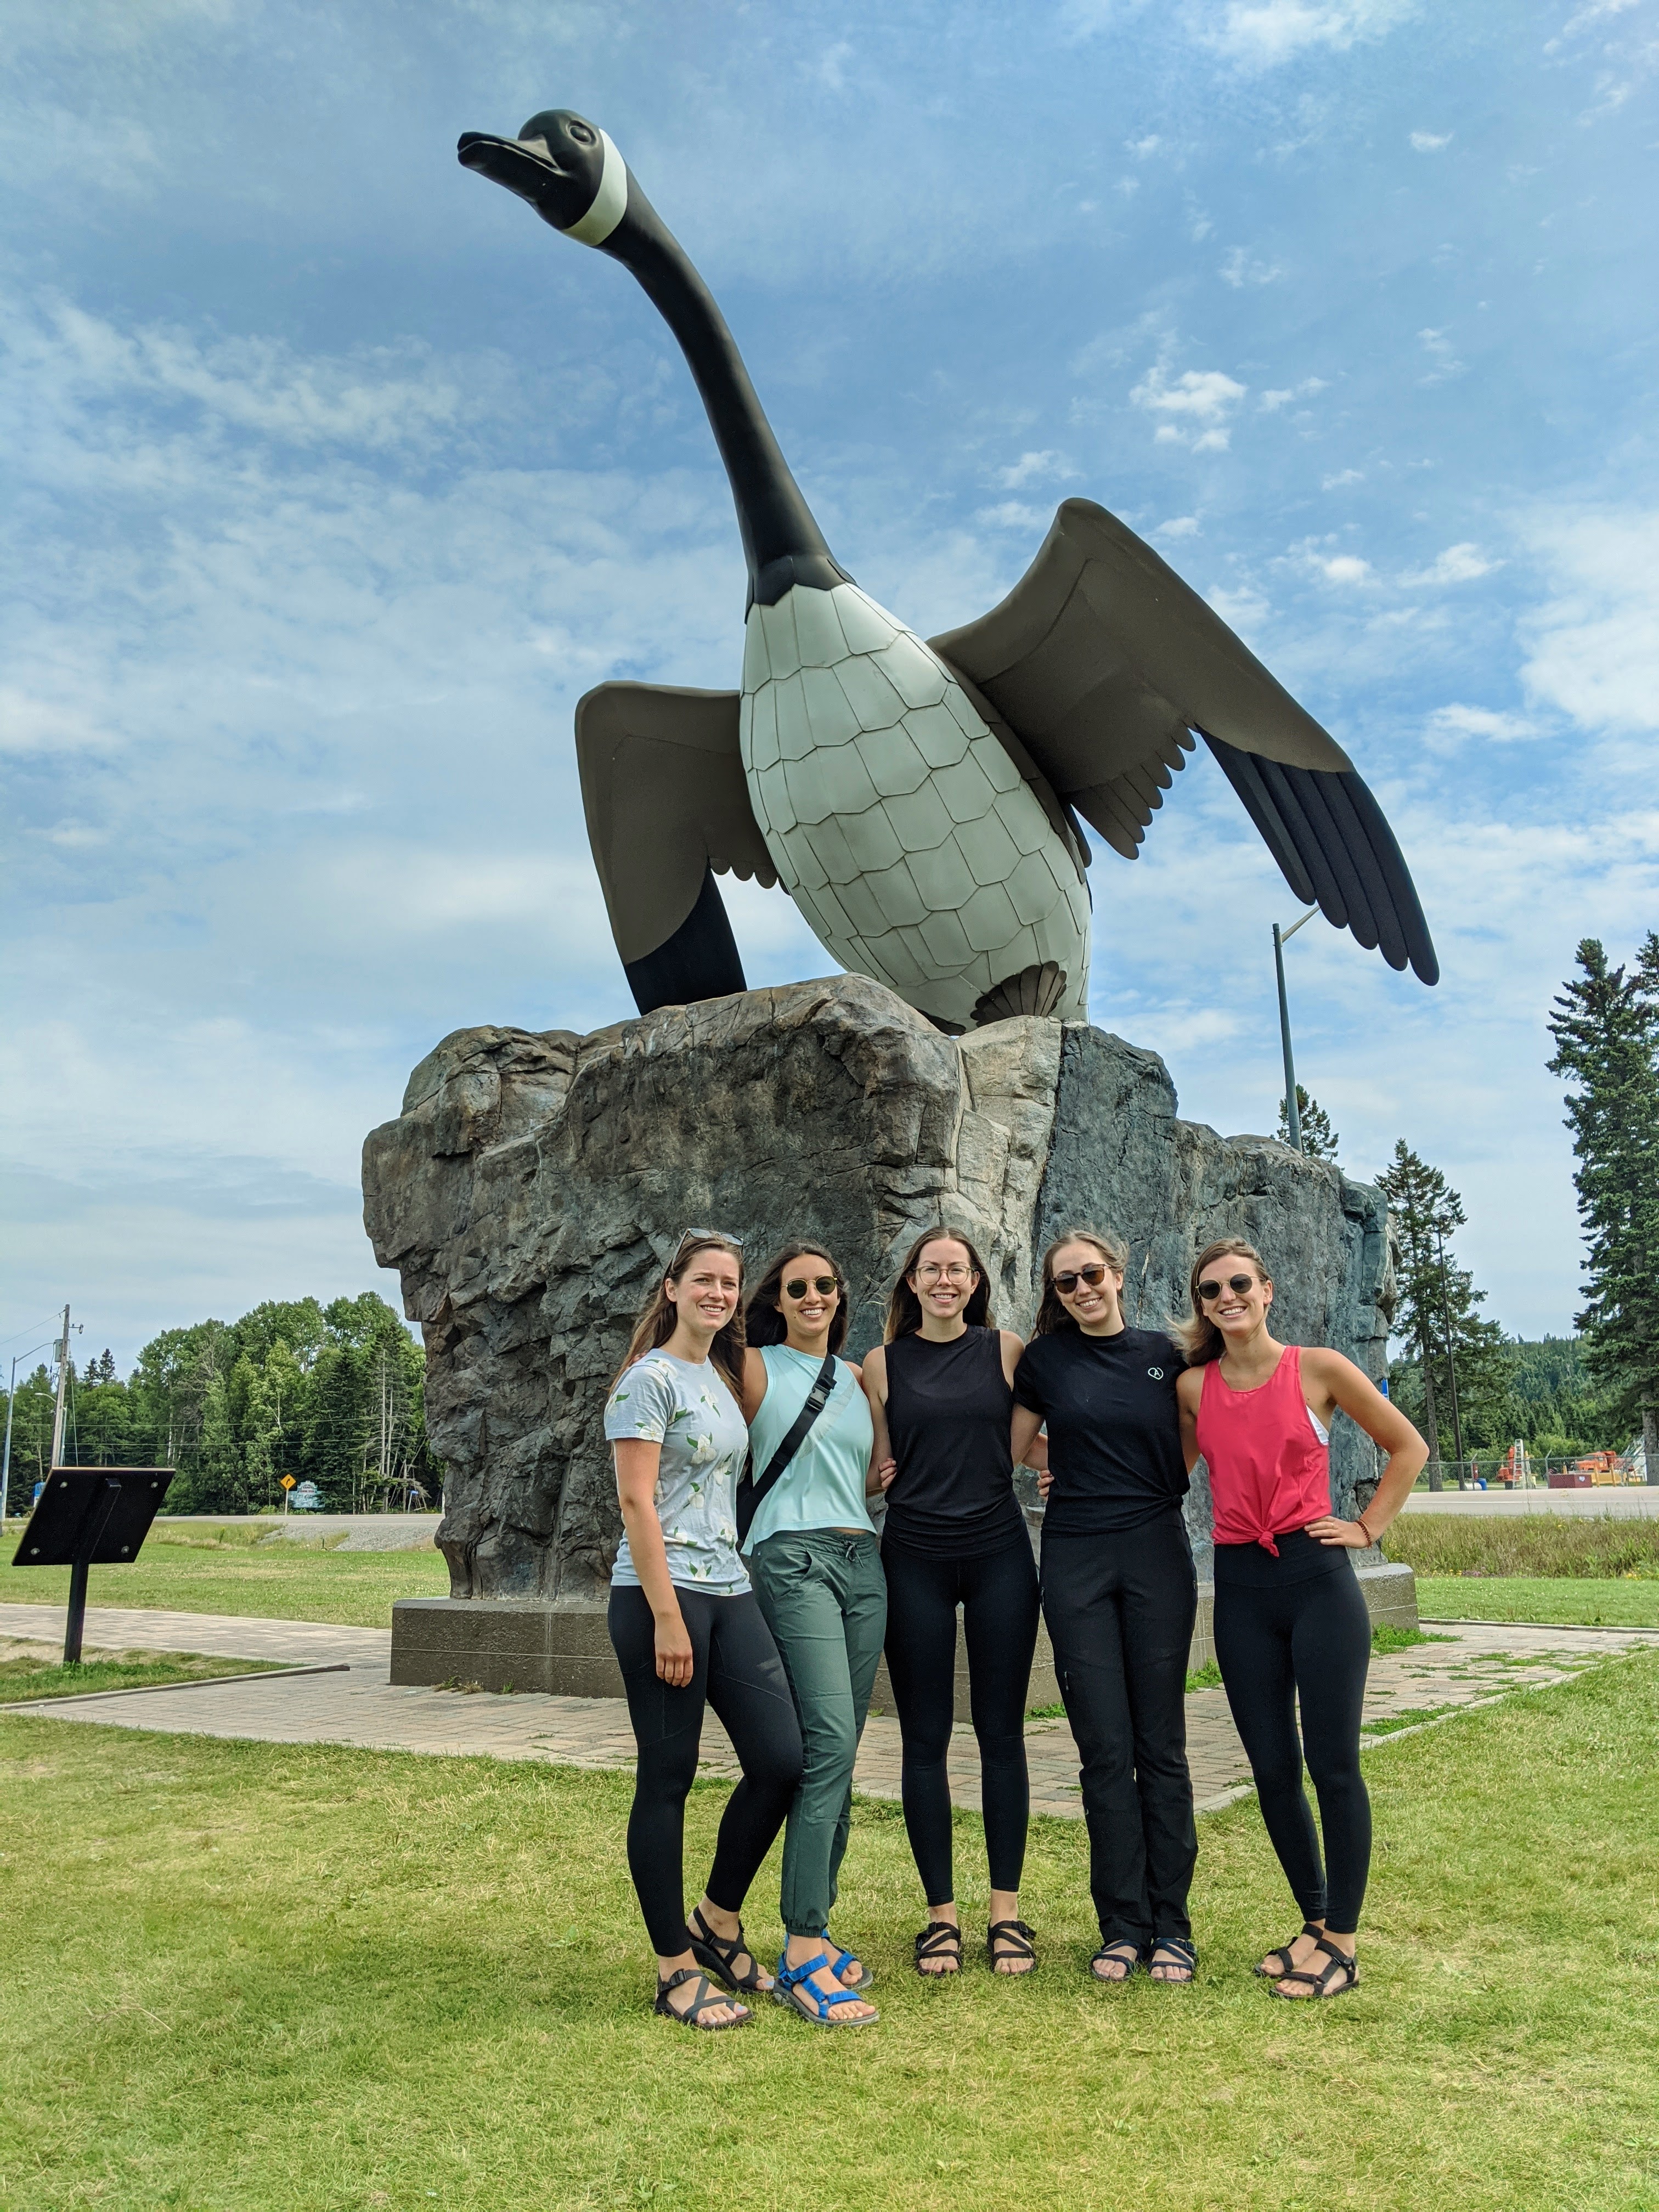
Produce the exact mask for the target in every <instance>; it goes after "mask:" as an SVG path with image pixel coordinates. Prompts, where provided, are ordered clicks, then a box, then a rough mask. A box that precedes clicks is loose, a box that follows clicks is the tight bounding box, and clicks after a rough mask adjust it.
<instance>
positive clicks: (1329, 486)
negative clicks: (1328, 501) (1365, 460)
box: [1319, 469, 1365, 491]
mask: <svg viewBox="0 0 1659 2212" xmlns="http://www.w3.org/2000/svg"><path fill="white" fill-rule="evenodd" d="M1364 481H1365V471H1364V469H1339V470H1338V471H1336V473H1335V475H1334V476H1328V477H1321V478H1320V480H1319V489H1321V491H1340V490H1341V489H1342V487H1343V486H1344V485H1345V484H1354V483H1364Z"/></svg>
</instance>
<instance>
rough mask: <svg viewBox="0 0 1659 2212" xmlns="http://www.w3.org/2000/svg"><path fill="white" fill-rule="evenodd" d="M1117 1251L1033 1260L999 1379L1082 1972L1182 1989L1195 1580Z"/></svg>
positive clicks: (1151, 1375) (1168, 1383)
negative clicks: (1075, 1795) (1071, 1812)
mask: <svg viewBox="0 0 1659 2212" xmlns="http://www.w3.org/2000/svg"><path fill="white" fill-rule="evenodd" d="M1128 1256H1129V1255H1128V1250H1127V1246H1125V1245H1124V1244H1123V1243H1121V1240H1120V1239H1119V1238H1117V1237H1109V1236H1103V1235H1102V1234H1100V1232H1099V1231H1096V1230H1092V1229H1078V1230H1072V1231H1068V1232H1067V1233H1066V1235H1065V1236H1064V1237H1061V1238H1060V1239H1059V1241H1058V1242H1057V1243H1054V1244H1052V1245H1051V1246H1050V1247H1049V1249H1048V1251H1047V1252H1046V1253H1045V1254H1044V1255H1043V1261H1042V1305H1041V1307H1040V1308H1039V1310H1038V1313H1037V1320H1036V1333H1035V1334H1034V1335H1033V1338H1032V1340H1031V1343H1030V1346H1029V1348H1028V1349H1027V1351H1026V1352H1025V1354H1024V1358H1022V1359H1021V1361H1020V1363H1019V1365H1018V1369H1017V1370H1016V1371H1015V1375H1014V1385H1013V1388H1014V1396H1015V1399H1016V1400H1017V1401H1018V1406H1017V1410H1016V1412H1015V1414H1014V1425H1013V1450H1014V1453H1015V1455H1017V1456H1022V1457H1023V1456H1024V1452H1025V1450H1026V1449H1027V1448H1028V1447H1029V1446H1030V1443H1031V1441H1032V1439H1033V1438H1034V1437H1035V1436H1036V1431H1037V1430H1038V1428H1039V1426H1040V1425H1042V1424H1043V1423H1045V1422H1046V1423H1047V1425H1048V1470H1049V1472H1048V1490H1047V1496H1048V1512H1047V1516H1046V1517H1045V1520H1044V1523H1043V1531H1042V1613H1043V1618H1044V1620H1046V1621H1047V1622H1048V1637H1049V1641H1050V1642H1051V1643H1052V1644H1053V1645H1054V1670H1055V1673H1056V1674H1057V1675H1058V1677H1059V1680H1060V1695H1061V1697H1062V1698H1063V1699H1064V1700H1065V1703H1066V1718H1067V1719H1068V1720H1069V1721H1070V1723H1071V1724H1072V1733H1073V1735H1074V1736H1075V1737H1076V1738H1077V1743H1078V1748H1079V1751H1080V1752H1081V1753H1082V1754H1083V1774H1082V1779H1083V1811H1084V1817H1085V1820H1086V1822H1087V1824H1088V1829H1089V1878H1090V1887H1091V1890H1092V1892H1093V1894H1094V1902H1095V1910H1096V1911H1097V1913H1098V1915H1099V1917H1100V1948H1099V1950H1098V1951H1097V1952H1096V1954H1095V1957H1094V1961H1093V1971H1094V1972H1095V1974H1096V1976H1097V1978H1099V1979H1100V1980H1102V1981H1105V1982H1121V1981H1127V1978H1129V1976H1130V1975H1131V1974H1133V1972H1135V1971H1136V1969H1137V1967H1139V1966H1140V1965H1141V1964H1142V1963H1143V1962H1145V1963H1146V1964H1147V1966H1148V1968H1149V1971H1150V1972H1151V1974H1152V1978H1153V1979H1154V1980H1155V1981H1164V1982H1189V1981H1191V1979H1192V1978H1193V1973H1194V1966H1195V1965H1196V1954H1195V1953H1194V1948H1193V1944H1192V1924H1191V1923H1190V1921H1189V1920H1188V1917H1187V1893H1188V1889H1189V1887H1190V1886H1191V1883H1192V1877H1193V1866H1194V1861H1195V1860H1196V1858H1197V1856H1198V1833H1197V1829H1196V1826H1195V1825H1194V1819H1193V1788H1192V1781H1191V1778H1190V1777H1189V1775H1188V1771H1187V1717H1186V1688H1187V1662H1188V1652H1189V1650H1190V1649H1191V1645H1192V1635H1193V1618H1194V1611H1195V1608H1196V1606H1197V1601H1198V1586H1197V1582H1196V1580H1195V1577H1194V1571H1193V1555H1192V1549H1191V1547H1190V1545H1189V1544H1188V1540H1187V1529H1186V1523H1185V1521H1184V1519H1183V1517H1182V1510H1181V1501H1182V1498H1183V1497H1184V1496H1185V1495H1186V1492H1187V1486H1188V1484H1187V1469H1186V1462H1185V1460H1184V1458H1183V1455H1182V1446H1181V1422H1180V1413H1179V1410H1178V1407H1177V1402H1176V1376H1177V1375H1178V1374H1179V1373H1180V1371H1181V1370H1182V1366H1183V1365H1184V1364H1185V1363H1184V1362H1183V1360H1182V1357H1181V1354H1180V1352H1178V1351H1177V1350H1176V1346H1175V1345H1174V1343H1173V1342H1172V1341H1171V1340H1170V1338H1169V1337H1168V1336H1166V1335H1165V1334H1164V1332H1163V1331H1162V1330H1161V1329H1144V1328H1130V1327H1129V1326H1128V1324H1127V1322H1125V1320H1124V1318H1123V1309H1122V1305H1121V1294H1122V1289H1123V1271H1124V1268H1125V1267H1126V1265H1127V1261H1128Z"/></svg>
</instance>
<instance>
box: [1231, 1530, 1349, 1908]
mask: <svg viewBox="0 0 1659 2212" xmlns="http://www.w3.org/2000/svg"><path fill="white" fill-rule="evenodd" d="M1308 1541H1310V1540H1309V1539H1305V1538H1304V1540H1303V1541H1302V1543H1301V1544H1300V1545H1298V1544H1297V1542H1296V1541H1295V1539H1294V1538H1291V1537H1285V1536H1281V1537H1280V1538H1279V1547H1280V1550H1281V1553H1288V1554H1290V1556H1289V1557H1288V1558H1285V1559H1284V1560H1283V1561H1282V1563H1281V1564H1283V1565H1286V1566H1291V1567H1294V1566H1295V1565H1299V1564H1301V1561H1300V1559H1299V1557H1298V1554H1299V1553H1301V1552H1302V1550H1303V1549H1304V1547H1305V1545H1306V1543H1307V1542H1308ZM1229 1548H1230V1549H1231V1547H1229ZM1239 1548H1240V1549H1243V1548H1244V1547H1239ZM1249 1548H1250V1549H1251V1550H1255V1549H1256V1548H1257V1547H1255V1546H1251V1547H1249ZM1261 1560H1262V1561H1263V1562H1266V1560H1267V1554H1266V1553H1261ZM1249 1565H1250V1568H1251V1577H1250V1580H1249V1582H1240V1583H1235V1582H1232V1581H1231V1580H1229V1579H1228V1577H1227V1562H1226V1561H1225V1559H1223V1557H1222V1554H1221V1553H1220V1550H1219V1549H1218V1552H1217V1555H1216V1568H1217V1572H1216V1585H1215V1656H1216V1661H1217V1663H1218V1666H1219V1667H1220V1668H1221V1679H1222V1680H1223V1681H1224V1682H1225V1684H1226V1686H1227V1702H1228V1704H1229V1705H1231V1707H1232V1711H1233V1719H1234V1722H1235V1723H1237V1729H1238V1733H1239V1735H1240V1736H1241V1737H1242V1738H1243V1744H1244V1749H1245V1752H1246V1753H1247V1754H1248V1756H1249V1762H1250V1772H1251V1773H1252V1775H1253V1776H1254V1777H1255V1787H1256V1795H1257V1796H1258V1797H1259V1798H1260V1799H1261V1817H1262V1819H1263V1820H1265V1821H1266V1823H1267V1833H1268V1835H1269V1836H1270V1837H1271V1838H1272V1839H1273V1849H1274V1850H1276V1851H1277V1852H1278V1854H1279V1864H1280V1866H1282V1867H1283V1868H1284V1869H1285V1879H1286V1881H1288V1882H1289V1883H1290V1885H1291V1894H1292V1895H1293V1896H1294V1898H1295V1899H1296V1901H1297V1904H1298V1905H1300V1906H1301V1908H1302V1917H1303V1918H1304V1920H1322V1921H1324V1922H1325V1923H1327V1925H1328V1926H1329V1927H1332V1928H1334V1929H1336V1930H1337V1932H1338V1933H1339V1934H1340V1935H1344V1936H1346V1935H1348V1934H1350V1933H1351V1932H1352V1930H1353V1929H1356V1928H1357V1927H1358V1925H1359V1908H1360V1905H1362V1904H1363V1903H1364V1896H1365V1877H1366V1875H1367V1874H1368V1872H1369V1871H1370V1859H1371V1801H1370V1798H1369V1797H1368V1796H1366V1794H1365V1783H1364V1777H1363V1776H1362V1774H1361V1773H1360V1771H1359V1719H1360V1711H1361V1708H1362V1707H1363V1705H1364V1698H1365V1670H1366V1668H1368V1667H1369V1666H1370V1656H1371V1624H1370V1616H1369V1614H1368V1613H1366V1611H1365V1600H1364V1595H1363V1593H1362V1592H1361V1590H1360V1588H1359V1584H1358V1581H1357V1580H1356V1578H1355V1577H1354V1574H1353V1571H1352V1568H1351V1567H1350V1565H1348V1562H1347V1560H1346V1558H1345V1559H1340V1561H1339V1563H1338V1565H1336V1566H1335V1567H1334V1569H1330V1570H1328V1571H1325V1572H1323V1573H1319V1574H1315V1575H1311V1576H1309V1577H1306V1578H1305V1579H1304V1580H1301V1581H1295V1582H1287V1581H1285V1580H1284V1579H1282V1578H1280V1577H1274V1578H1273V1579H1271V1580H1268V1579H1265V1578H1263V1579H1258V1572H1259V1570H1258V1568H1257V1563H1256V1562H1255V1561H1254V1560H1253V1561H1251V1562H1249ZM1298 1701H1299V1702H1300V1704H1301V1707H1302V1734H1301V1737H1300V1739H1299V1740H1298V1738H1297V1727H1296V1713H1297V1703H1298ZM1304 1753H1305V1754H1306V1758H1307V1762H1308V1771H1309V1773H1310V1775H1311V1776H1312V1777H1313V1785H1314V1789H1315V1790H1316V1792H1317V1794H1318V1797H1319V1820H1320V1826H1322V1828H1323V1830H1324V1832H1325V1864H1324V1866H1323V1867H1322V1866H1321V1864H1320V1858H1319V1838H1318V1837H1317V1835H1316V1833H1315V1832H1314V1824H1313V1814H1311V1812H1310V1810H1309V1808H1308V1801H1307V1798H1306V1797H1305V1796H1304V1794H1303V1790H1302V1761H1303V1757H1304Z"/></svg>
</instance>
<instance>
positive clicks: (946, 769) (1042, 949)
mask: <svg viewBox="0 0 1659 2212" xmlns="http://www.w3.org/2000/svg"><path fill="white" fill-rule="evenodd" d="M740 735H741V740H742V750H743V765H744V774H745V775H746V776H747V778H748V782H749V796H750V803H751V804H752V805H753V807H754V811H755V818H756V820H757V823H759V825H760V829H761V832H762V835H763V836H764V838H765V840H766V844H767V849H768V851H769V853H770V854H771V856H772V860H773V865H774V866H775V867H776V869H777V872H778V874H779V877H780V878H781V881H782V883H783V884H784V887H785V888H786V890H787V891H788V892H789V894H790V896H791V897H792V898H793V900H794V902H795V903H796V905H797V906H798V907H799V908H800V910H801V912H802V914H804V915H805V917H806V919H807V921H809V922H810V923H811V927H812V928H813V930H814V931H815V933H817V936H818V937H819V938H820V939H822V941H823V944H824V945H826V946H827V947H828V948H829V951H831V952H833V953H834V955H835V957H836V959H837V960H839V961H840V962H841V963H842V966H843V967H846V968H848V969H854V970H855V971H856V972H857V973H859V974H860V975H871V976H873V977H874V978H875V979H876V981H878V982H882V983H885V984H887V985H889V986H890V987H891V988H892V989H893V990H895V991H896V992H897V993H898V994H899V995H900V996H901V997H902V998H904V999H906V1000H909V1001H910V1003H911V1004H912V1005H915V1006H921V1007H922V1008H923V1009H924V1010H925V1011H926V1012H928V1013H929V1014H932V1015H934V1016H936V1017H937V1018H939V1019H941V1020H944V1021H947V1022H951V1023H955V1024H959V1025H960V1026H962V1027H963V1028H969V1027H971V1026H972V1024H973V1021H974V1008H975V1004H976V1003H977V1001H978V1000H979V999H980V998H981V996H982V994H984V993H986V992H987V991H989V990H991V989H992V988H993V987H994V986H995V985H997V984H999V983H1001V982H1003V981H1006V980H1007V979H1008V978H1010V977H1012V976H1014V975H1018V974H1019V973H1020V972H1021V970H1022V969H1027V968H1031V967H1040V966H1042V964H1043V963H1047V962H1052V963H1054V966H1055V967H1056V968H1058V969H1060V971H1061V972H1062V973H1063V975H1064V976H1065V987H1064V992H1063V995H1062V996H1061V998H1060V1002H1059V1004H1058V1005H1057V1006H1055V1007H1054V1012H1056V1013H1057V1014H1059V1015H1060V1018H1062V1019H1064V1020H1067V1021H1071V1020H1078V1019H1081V1018H1083V1016H1084V1015H1085V1012H1086V1010H1087V1002H1088V991H1089V901H1088V894H1087V892H1086V891H1085V889H1084V886H1083V884H1082V883H1081V882H1080V881H1079V876H1078V871H1077V868H1076V866H1075V865H1074V863H1073V860H1072V857H1071V855H1070V854H1069V853H1068V852H1067V851H1066V848H1065V846H1064V845H1063V844H1062V843H1061V842H1060V838H1059V836H1057V835H1056V834H1055V831H1054V827H1053V825H1052V824H1051V823H1050V822H1049V820H1048V816H1047V814H1046V813H1045V812H1044V811H1043V809H1042V803H1041V802H1040V801H1039V799H1037V798H1036V794H1035V793H1033V792H1032V791H1031V790H1030V787H1029V786H1028V785H1027V784H1026V783H1025V781H1024V779H1023V777H1022V776H1021V775H1020V773H1019V771H1018V769H1017V768H1016V767H1015V766H1014V763H1012V760H1011V759H1010V758H1009V757H1008V755H1007V753H1006V751H1005V750H1004V749H1003V747H1002V745H1001V744H1000V742H999V741H998V739H997V738H996V737H995V735H994V733H993V732H992V731H991V730H989V729H988V728H987V726H986V724H985V721H984V720H983V718H982V717H981V714H979V712H978V710H977V709H976V708H975V707H974V706H973V705H972V703H971V702H970V701H969V698H968V696H967V695H966V693H965V692H964V691H963V689H962V686H961V685H960V684H958V683H957V680H956V678H954V677H953V676H952V675H951V672H950V671H949V670H948V669H947V668H946V667H945V665H944V663H943V662H942V661H941V660H939V658H938V656H937V655H936V654H934V653H932V652H930V651H929V649H928V647H927V646H926V645H924V644H923V642H922V641H921V639H920V638H919V637H917V636H916V635H915V633H914V632H913V631H911V630H908V629H905V627H904V625H903V624H902V623H899V622H896V621H895V620H894V618H893V617H892V616H891V615H890V614H888V613H886V612H885V611H884V610H883V609H882V608H880V607H878V605H876V603H875V601H874V600H873V599H869V598H867V597H866V595H865V593H864V592H860V590H859V589H858V588H857V586H855V585H852V584H837V585H836V586H835V588H834V589H833V590H832V591H822V590H818V589H817V588H815V587H813V586H808V585H805V584H797V585H794V586H792V588H791V589H790V590H789V591H787V592H786V593H785V594H784V596H783V597H782V599H780V600H779V601H778V602H777V604H776V605H775V606H769V607H768V606H761V605H758V604H757V605H754V606H752V607H751V608H750V611H749V619H748V623H747V628H746V633H745V637H744V656H743V706H742V711H741V722H740Z"/></svg>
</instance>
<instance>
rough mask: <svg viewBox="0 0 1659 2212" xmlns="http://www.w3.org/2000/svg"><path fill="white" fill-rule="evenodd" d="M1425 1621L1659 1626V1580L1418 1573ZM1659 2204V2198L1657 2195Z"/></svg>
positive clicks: (1632, 1626)
mask: <svg viewBox="0 0 1659 2212" xmlns="http://www.w3.org/2000/svg"><path fill="white" fill-rule="evenodd" d="M1417 1609H1418V1611H1419V1613H1421V1614H1422V1616H1423V1618H1424V1620H1536V1621H1545V1622H1550V1621H1576V1622H1579V1623H1581V1624H1583V1625H1584V1626H1589V1627H1607V1628H1659V1582H1650V1581H1648V1580H1646V1579H1643V1580H1639V1581H1631V1582H1612V1581H1607V1580H1603V1579H1601V1578H1600V1577H1597V1578H1596V1579H1595V1580H1589V1581H1573V1580H1571V1579H1569V1578H1568V1577H1555V1576H1550V1577H1535V1578H1534V1577H1523V1576H1486V1575H1451V1576H1437V1575H1435V1576H1431V1575H1419V1577H1418V1578H1417ZM1655 2201H1656V2203H1659V2197H1656V2200H1655Z"/></svg>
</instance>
